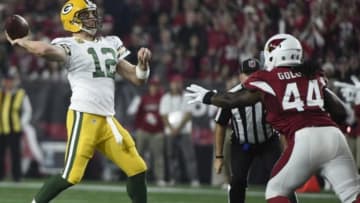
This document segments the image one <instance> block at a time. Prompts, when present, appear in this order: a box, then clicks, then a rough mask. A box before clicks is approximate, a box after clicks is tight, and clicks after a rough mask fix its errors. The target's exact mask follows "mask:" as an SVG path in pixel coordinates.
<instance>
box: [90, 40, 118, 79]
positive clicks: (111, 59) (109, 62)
mask: <svg viewBox="0 0 360 203" xmlns="http://www.w3.org/2000/svg"><path fill="white" fill-rule="evenodd" d="M100 50H101V55H100V57H99V55H98V53H97V52H96V51H95V49H94V48H92V47H90V48H88V50H87V52H88V53H89V54H90V55H91V56H92V58H93V60H94V64H95V72H93V77H94V78H99V77H109V78H114V76H115V72H116V60H115V59H116V53H115V50H114V49H111V48H105V47H104V48H101V49H100ZM100 58H101V59H102V60H104V61H105V68H103V67H101V64H100Z"/></svg>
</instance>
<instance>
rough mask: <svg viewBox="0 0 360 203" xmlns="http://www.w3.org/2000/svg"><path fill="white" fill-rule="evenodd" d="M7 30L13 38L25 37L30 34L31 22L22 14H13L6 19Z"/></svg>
mask: <svg viewBox="0 0 360 203" xmlns="http://www.w3.org/2000/svg"><path fill="white" fill-rule="evenodd" d="M5 31H6V33H7V34H8V36H9V37H10V38H11V39H12V40H15V39H19V38H23V37H25V36H27V35H28V34H29V24H28V22H27V21H26V20H25V18H23V17H22V16H20V15H12V16H10V17H8V18H7V19H6V21H5Z"/></svg>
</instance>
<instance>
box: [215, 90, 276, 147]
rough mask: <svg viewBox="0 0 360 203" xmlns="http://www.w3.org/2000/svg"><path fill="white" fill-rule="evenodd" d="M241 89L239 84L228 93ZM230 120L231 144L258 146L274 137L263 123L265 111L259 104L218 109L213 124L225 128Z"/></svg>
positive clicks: (270, 129)
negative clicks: (231, 130)
mask: <svg viewBox="0 0 360 203" xmlns="http://www.w3.org/2000/svg"><path fill="white" fill-rule="evenodd" d="M242 88H243V87H242V85H241V84H239V85H237V86H235V87H234V88H232V89H231V90H230V92H236V91H239V90H241V89H242ZM230 119H231V126H232V129H233V137H232V141H233V142H234V141H236V142H239V143H240V144H242V143H249V144H260V143H263V142H265V141H267V140H269V139H270V138H271V137H272V136H274V133H273V129H272V128H271V126H270V125H269V124H267V123H266V122H265V109H264V107H263V105H262V104H261V102H258V103H256V104H253V105H251V106H245V107H239V108H233V109H222V108H220V109H219V110H218V112H217V114H216V117H215V122H216V123H218V124H220V125H222V126H226V125H228V123H229V120H230Z"/></svg>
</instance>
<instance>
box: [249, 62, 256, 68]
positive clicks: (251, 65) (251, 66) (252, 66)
mask: <svg viewBox="0 0 360 203" xmlns="http://www.w3.org/2000/svg"><path fill="white" fill-rule="evenodd" d="M248 66H249V68H256V61H255V60H249V61H248Z"/></svg>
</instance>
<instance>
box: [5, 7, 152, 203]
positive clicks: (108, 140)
mask: <svg viewBox="0 0 360 203" xmlns="http://www.w3.org/2000/svg"><path fill="white" fill-rule="evenodd" d="M61 21H62V24H63V27H64V29H65V30H67V31H69V32H71V33H72V36H71V37H66V38H57V39H54V40H53V41H52V43H51V44H49V43H47V42H42V41H33V40H29V39H28V37H25V38H21V39H16V40H12V39H10V38H9V36H8V35H7V34H6V33H5V34H6V35H7V39H8V41H9V42H10V43H11V44H12V45H14V46H20V47H23V48H25V49H26V50H27V51H28V52H30V53H32V54H35V55H38V56H41V57H44V58H45V59H48V60H51V61H57V62H59V63H62V64H63V65H64V67H66V68H67V70H68V80H69V82H70V85H71V90H72V96H71V104H70V107H69V110H68V113H67V121H66V126H67V132H68V141H67V148H66V155H65V168H64V170H63V172H62V174H59V175H56V176H53V177H52V178H50V179H49V180H48V181H47V182H46V183H45V184H44V185H43V187H42V188H41V189H40V191H39V192H38V193H37V194H36V195H35V197H34V199H33V203H47V202H49V201H50V200H52V199H53V198H55V197H56V196H57V195H58V194H59V193H60V192H61V191H63V190H65V189H66V188H68V187H70V186H72V185H74V184H77V183H79V182H80V180H81V179H82V177H83V175H84V171H85V169H86V166H87V164H88V162H89V160H90V159H91V158H92V156H93V154H94V151H95V150H98V151H100V152H101V153H102V154H104V155H105V156H106V157H107V158H109V159H110V160H112V161H113V162H114V163H115V164H116V165H117V166H118V167H119V168H120V169H122V170H123V171H124V172H125V173H126V175H127V176H128V182H127V192H128V195H129V196H130V198H131V200H132V202H133V203H145V202H147V189H146V181H145V180H146V179H145V178H146V177H145V171H146V169H147V167H146V165H145V162H144V161H143V159H142V158H141V157H140V156H139V154H138V152H137V151H136V148H135V143H134V141H133V139H132V138H131V136H130V134H129V133H128V131H127V130H126V129H124V128H123V127H122V125H121V124H120V123H119V122H118V121H117V120H116V119H115V118H114V114H115V111H114V91H115V84H114V75H115V74H116V73H119V74H120V75H121V76H122V77H123V78H125V79H127V80H129V81H130V82H132V83H133V84H136V85H140V84H143V83H145V81H146V80H147V78H148V77H149V73H150V69H149V60H150V58H151V52H150V50H148V49H147V48H141V49H140V50H139V51H138V53H137V56H138V64H137V65H133V64H131V63H129V62H128V61H126V60H124V57H126V56H127V55H128V54H129V51H128V50H127V49H126V48H125V47H124V45H123V43H122V41H121V40H120V39H119V38H118V37H116V36H104V37H103V36H99V35H98V33H97V32H98V27H99V20H98V16H97V7H96V5H95V4H94V3H92V2H91V1H89V0H69V1H67V2H66V3H65V5H64V6H63V8H62V10H61Z"/></svg>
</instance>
